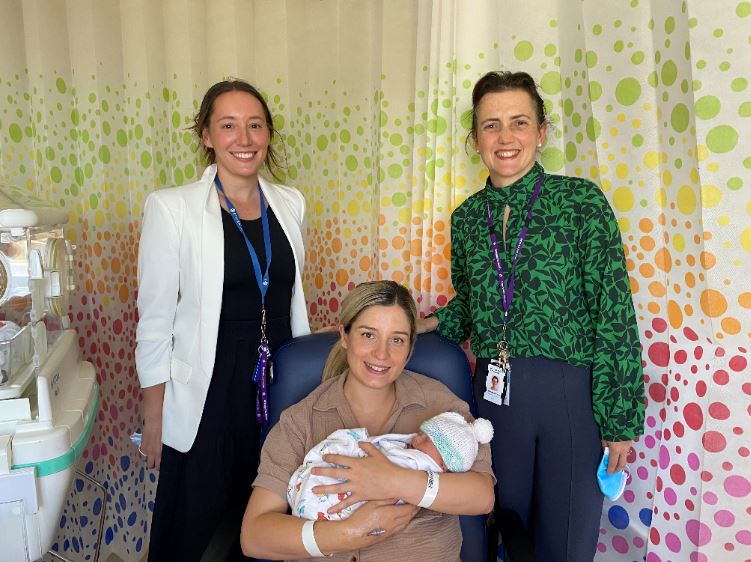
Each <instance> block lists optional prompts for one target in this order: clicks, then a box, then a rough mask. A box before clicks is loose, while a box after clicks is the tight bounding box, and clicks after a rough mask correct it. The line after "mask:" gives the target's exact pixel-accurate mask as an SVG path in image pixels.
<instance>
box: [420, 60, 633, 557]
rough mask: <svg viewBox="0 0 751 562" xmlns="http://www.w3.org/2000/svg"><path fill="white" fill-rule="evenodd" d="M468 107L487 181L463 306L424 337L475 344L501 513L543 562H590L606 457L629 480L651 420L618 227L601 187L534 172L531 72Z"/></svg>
mask: <svg viewBox="0 0 751 562" xmlns="http://www.w3.org/2000/svg"><path fill="white" fill-rule="evenodd" d="M472 106H473V107H472V130H471V132H470V135H469V138H471V140H472V144H473V146H474V148H475V149H476V150H477V152H478V153H479V155H480V157H481V158H482V161H483V163H484V164H485V166H487V168H488V172H489V178H488V180H487V182H486V185H485V187H484V188H483V189H481V190H480V191H479V192H477V193H475V194H474V195H472V196H471V197H469V198H468V199H467V200H466V201H464V203H462V204H461V205H460V206H459V207H458V208H457V209H456V210H455V211H454V213H453V214H452V216H451V244H452V248H451V250H452V258H451V274H452V282H453V285H454V289H455V290H456V296H455V297H454V298H453V299H452V300H451V301H450V302H449V303H448V304H447V305H446V307H444V308H442V309H439V310H437V311H436V312H435V313H434V314H433V315H431V316H429V317H428V318H425V319H423V320H422V321H421V322H420V324H419V329H421V331H430V330H437V331H438V333H440V334H441V335H442V336H444V337H446V338H448V339H450V340H453V341H454V342H457V343H460V342H463V341H464V340H466V339H467V338H471V348H472V351H473V352H474V354H475V355H476V356H477V369H476V373H475V398H476V400H477V406H478V415H480V416H481V417H484V418H488V419H490V420H491V421H492V422H493V425H494V426H495V437H494V439H493V441H492V443H491V446H492V450H493V465H494V470H495V474H496V477H497V479H498V495H499V499H498V501H499V505H502V506H503V507H505V508H509V509H513V510H514V511H516V512H517V513H518V514H519V515H520V516H521V518H522V521H524V522H525V524H526V525H527V528H528V529H529V530H530V532H531V533H532V535H533V537H534V540H535V548H536V552H537V556H538V557H539V559H540V560H545V561H549V560H566V561H579V560H582V561H585V560H586V561H588V562H589V561H591V560H592V558H593V556H594V553H595V548H596V545H597V536H598V531H599V521H600V515H601V511H602V501H603V496H602V494H601V493H600V492H599V489H598V486H597V481H596V478H595V473H596V469H597V465H598V463H599V461H600V458H601V456H602V452H603V448H604V447H605V446H607V447H608V448H609V451H610V460H609V472H613V471H616V470H621V469H622V468H623V467H624V466H625V465H626V462H627V456H628V454H629V452H630V450H631V441H632V439H634V438H635V437H637V436H638V435H640V434H641V433H642V426H643V422H644V386H643V380H642V365H641V357H640V345H639V333H638V329H637V325H636V319H635V315H634V307H633V302H632V300H631V291H630V286H629V280H628V274H627V272H626V264H625V259H624V255H623V248H622V242H621V238H620V233H619V230H618V225H617V223H616V220H615V217H614V215H613V212H612V210H611V208H610V206H609V204H608V201H607V199H606V198H605V196H604V195H603V193H602V191H601V190H600V188H599V187H598V186H597V185H595V184H594V183H592V182H590V181H587V180H584V179H581V178H574V177H567V176H553V175H548V174H546V173H545V171H544V170H543V169H542V166H540V164H538V163H537V161H536V156H537V150H538V149H539V148H540V147H541V146H542V143H543V141H544V140H545V134H546V132H547V129H548V121H547V119H546V117H545V109H544V106H543V101H542V98H541V97H540V95H539V94H538V92H537V88H536V86H535V83H534V80H533V79H532V78H531V77H530V76H529V75H528V74H526V73H524V72H516V73H510V72H490V73H488V74H486V75H485V76H483V77H482V78H481V79H480V80H479V81H478V82H477V84H476V85H475V87H474V91H473V93H472ZM493 377H499V378H500V379H501V381H502V383H501V385H500V386H501V387H502V389H501V391H500V392H498V391H496V390H495V389H492V388H491V385H492V378H493ZM574 517H575V520H573V518H574Z"/></svg>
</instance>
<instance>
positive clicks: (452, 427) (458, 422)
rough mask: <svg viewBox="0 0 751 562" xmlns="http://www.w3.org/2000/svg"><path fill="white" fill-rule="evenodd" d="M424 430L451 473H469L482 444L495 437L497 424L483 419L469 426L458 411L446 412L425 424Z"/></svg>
mask: <svg viewBox="0 0 751 562" xmlns="http://www.w3.org/2000/svg"><path fill="white" fill-rule="evenodd" d="M420 431H422V432H423V433H424V434H425V435H427V436H428V437H430V440H431V441H432V442H433V444H434V445H435V446H436V449H438V452H439V453H440V454H441V458H442V459H443V464H445V465H446V468H447V469H448V470H449V471H450V472H466V471H468V470H469V469H470V468H472V464H474V462H475V458H476V457H477V449H478V448H479V445H478V443H489V442H490V440H491V439H492V438H493V424H491V423H490V422H489V421H488V420H486V419H483V418H478V419H476V420H475V421H474V423H468V422H467V420H465V419H464V416H462V415H461V414H457V413H456V412H444V413H442V414H438V415H437V416H434V417H432V418H430V419H428V420H425V421H424V422H422V425H420Z"/></svg>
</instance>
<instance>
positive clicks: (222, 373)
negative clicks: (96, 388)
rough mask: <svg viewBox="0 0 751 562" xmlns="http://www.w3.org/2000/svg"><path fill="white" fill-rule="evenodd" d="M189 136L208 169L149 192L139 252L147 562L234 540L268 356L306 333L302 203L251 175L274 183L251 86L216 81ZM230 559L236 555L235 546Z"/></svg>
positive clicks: (255, 449) (268, 125)
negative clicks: (152, 477)
mask: <svg viewBox="0 0 751 562" xmlns="http://www.w3.org/2000/svg"><path fill="white" fill-rule="evenodd" d="M193 130H194V131H195V133H196V134H197V135H198V137H199V139H200V141H201V144H202V146H203V148H204V151H205V153H206V158H207V161H208V163H209V164H210V165H209V166H208V168H206V170H205V171H204V173H203V176H202V177H201V179H200V180H199V181H197V182H195V183H192V184H189V185H185V186H182V187H178V188H171V189H164V190H160V191H156V192H154V193H152V194H151V195H149V197H148V199H147V200H146V205H145V211H144V218H143V227H142V232H141V242H140V248H139V255H138V312H139V321H138V328H137V331H136V341H137V345H136V367H137V370H138V377H139V379H140V382H141V386H142V388H143V396H144V427H143V442H142V445H141V447H140V451H141V454H142V455H143V456H144V457H145V460H146V464H147V467H149V468H157V469H159V470H160V476H159V484H158V486H157V494H156V502H155V506H154V513H153V518H152V527H151V537H150V544H149V560H150V561H161V560H180V561H183V562H184V561H190V560H196V561H197V560H200V558H201V556H202V554H203V552H204V550H205V549H206V546H207V545H208V543H209V541H210V540H211V537H212V535H213V534H214V531H215V530H216V528H217V527H218V525H219V524H220V523H221V522H222V520H223V518H224V519H226V518H229V520H228V524H229V525H231V528H232V532H234V536H235V537H239V529H240V522H241V519H242V513H243V509H244V507H245V505H246V504H247V501H248V497H249V496H250V492H251V483H252V482H253V479H254V478H255V474H256V469H257V465H258V455H259V427H260V425H261V424H262V423H263V422H264V414H265V407H266V402H265V401H266V396H265V385H266V383H267V382H268V378H267V377H268V373H267V372H266V371H267V369H264V365H265V361H266V359H268V356H269V355H270V354H271V353H272V352H273V350H274V349H275V348H276V347H277V346H278V345H279V344H280V343H281V342H282V341H284V340H285V339H287V338H289V337H292V336H298V335H302V334H306V333H308V332H309V331H310V329H309V326H308V318H307V307H306V304H305V297H304V295H303V288H302V270H303V260H304V257H305V253H304V248H303V241H302V232H301V229H302V224H303V218H304V213H305V201H304V199H303V197H302V195H301V194H300V193H299V192H298V191H296V190H294V189H292V188H289V187H286V186H283V185H278V184H273V183H270V182H267V181H266V180H264V179H263V178H261V177H260V176H259V171H260V168H261V167H262V166H263V165H266V166H267V168H268V169H269V171H270V172H271V173H272V175H274V176H275V177H276V170H277V168H278V166H279V157H278V155H277V154H276V152H275V151H274V149H273V147H272V146H271V142H272V140H273V137H274V132H275V131H274V127H273V122H272V118H271V114H270V111H269V108H268V105H267V104H266V102H265V101H264V99H263V97H262V96H261V95H260V93H259V92H258V91H257V90H256V89H255V88H254V87H253V86H251V85H250V84H248V83H246V82H243V81H240V80H231V81H223V82H219V83H217V84H215V85H214V86H212V87H211V88H210V89H209V90H208V92H207V93H206V95H205V96H204V99H203V102H202V104H201V107H200V109H199V112H198V114H197V115H196V117H195V123H194V127H193ZM254 379H255V380H254ZM235 530H236V532H235ZM227 559H228V560H230V559H231V560H234V559H242V554H241V552H240V548H239V542H237V544H236V546H235V547H234V548H233V549H232V552H230V554H229V555H228V558H227Z"/></svg>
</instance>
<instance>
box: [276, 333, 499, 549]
mask: <svg viewBox="0 0 751 562" xmlns="http://www.w3.org/2000/svg"><path fill="white" fill-rule="evenodd" d="M338 339H339V334H336V333H332V332H329V333H322V334H310V335H307V336H302V337H299V338H295V339H292V340H289V341H288V342H286V343H285V344H283V345H282V346H281V347H280V348H279V349H278V350H277V351H276V353H275V354H274V357H273V360H272V365H273V374H274V381H273V383H272V384H271V385H270V386H269V424H268V426H267V427H268V428H271V427H272V426H273V425H274V424H275V423H276V422H277V421H278V420H279V416H280V415H281V413H282V411H283V410H285V409H286V408H288V407H289V406H291V405H292V404H295V403H297V402H299V401H300V400H301V399H303V398H304V397H305V396H307V395H308V393H310V392H311V391H312V390H313V389H314V388H315V387H316V386H318V384H319V383H320V382H321V373H322V371H323V365H324V363H325V362H326V358H327V357H328V354H329V351H331V348H332V347H333V345H334V343H335V342H336V341H337V340H338ZM407 369H409V370H411V371H415V372H417V373H420V374H423V375H425V376H429V377H432V378H434V379H437V380H439V381H441V382H442V383H443V384H445V385H446V386H447V387H448V388H449V389H451V391H452V392H453V393H454V394H456V395H457V396H458V397H459V398H461V399H462V400H464V401H465V402H467V403H468V404H469V407H470V410H471V411H472V413H473V414H474V412H475V406H474V394H473V390H472V379H471V376H470V368H469V362H468V361H467V356H466V355H465V354H464V352H463V351H462V350H461V349H460V348H459V347H457V346H456V345H454V344H453V343H450V342H448V341H446V340H444V339H443V338H441V337H439V336H437V335H435V334H421V335H420V336H418V338H417V343H416V344H415V351H414V353H413V354H412V357H411V358H410V360H409V362H408V363H407ZM265 437H266V432H264V434H263V438H265ZM460 521H461V527H462V535H463V543H462V551H461V557H462V560H463V562H486V559H487V538H486V528H485V521H486V518H485V517H484V516H462V517H461V518H460Z"/></svg>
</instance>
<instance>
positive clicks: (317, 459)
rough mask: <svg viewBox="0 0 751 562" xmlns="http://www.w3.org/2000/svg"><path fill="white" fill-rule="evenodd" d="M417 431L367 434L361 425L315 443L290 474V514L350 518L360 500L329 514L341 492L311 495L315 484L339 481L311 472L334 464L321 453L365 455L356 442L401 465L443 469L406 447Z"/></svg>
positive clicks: (316, 517) (338, 518)
mask: <svg viewBox="0 0 751 562" xmlns="http://www.w3.org/2000/svg"><path fill="white" fill-rule="evenodd" d="M415 435H417V434H416V433H410V434H403V433H388V434H386V435H378V436H376V437H372V438H371V437H370V436H369V435H368V430H367V429H365V428H364V427H359V428H356V429H338V430H336V431H334V432H333V433H332V434H331V435H329V436H328V437H327V438H326V439H324V440H323V441H321V442H320V443H318V444H317V445H316V446H314V447H313V448H312V449H311V450H310V451H308V453H307V454H306V455H305V459H304V460H303V463H302V465H300V467H299V468H298V469H297V470H296V471H295V472H294V473H293V474H292V477H291V478H290V480H289V485H288V486H287V501H288V502H289V505H290V507H291V508H292V515H295V516H297V517H301V518H303V519H312V520H334V521H336V520H341V519H346V518H347V517H349V516H350V515H351V514H352V512H353V511H354V510H355V509H357V508H358V507H360V506H361V505H362V503H363V502H359V503H356V504H354V505H351V506H349V507H347V508H345V509H343V510H342V511H340V512H339V513H333V514H329V513H327V510H328V509H329V508H330V507H332V506H334V505H336V504H337V503H339V502H340V501H341V500H343V499H344V497H345V495H344V494H314V493H313V487H314V486H322V485H326V484H338V483H339V482H340V480H337V479H336V478H331V477H328V476H316V475H314V474H311V470H312V469H313V468H315V467H317V466H318V467H331V466H336V465H333V464H331V463H328V462H325V461H324V460H323V456H324V455H328V454H336V455H347V456H349V457H360V458H363V457H365V456H366V455H365V452H364V451H363V450H362V449H360V447H359V446H358V442H360V441H369V442H370V443H372V444H373V445H374V446H375V447H377V448H378V450H379V451H381V452H382V453H383V454H384V455H385V456H386V457H387V458H388V459H389V460H390V461H391V462H393V463H394V464H397V465H399V466H401V467H404V468H411V469H415V470H427V469H430V470H432V471H433V472H443V470H442V469H441V467H440V466H438V463H436V462H435V461H434V460H433V459H432V458H430V456H428V455H427V454H426V453H423V452H422V451H418V450H417V449H410V448H407V447H408V445H409V443H410V441H412V438H413V437H414V436H415Z"/></svg>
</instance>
